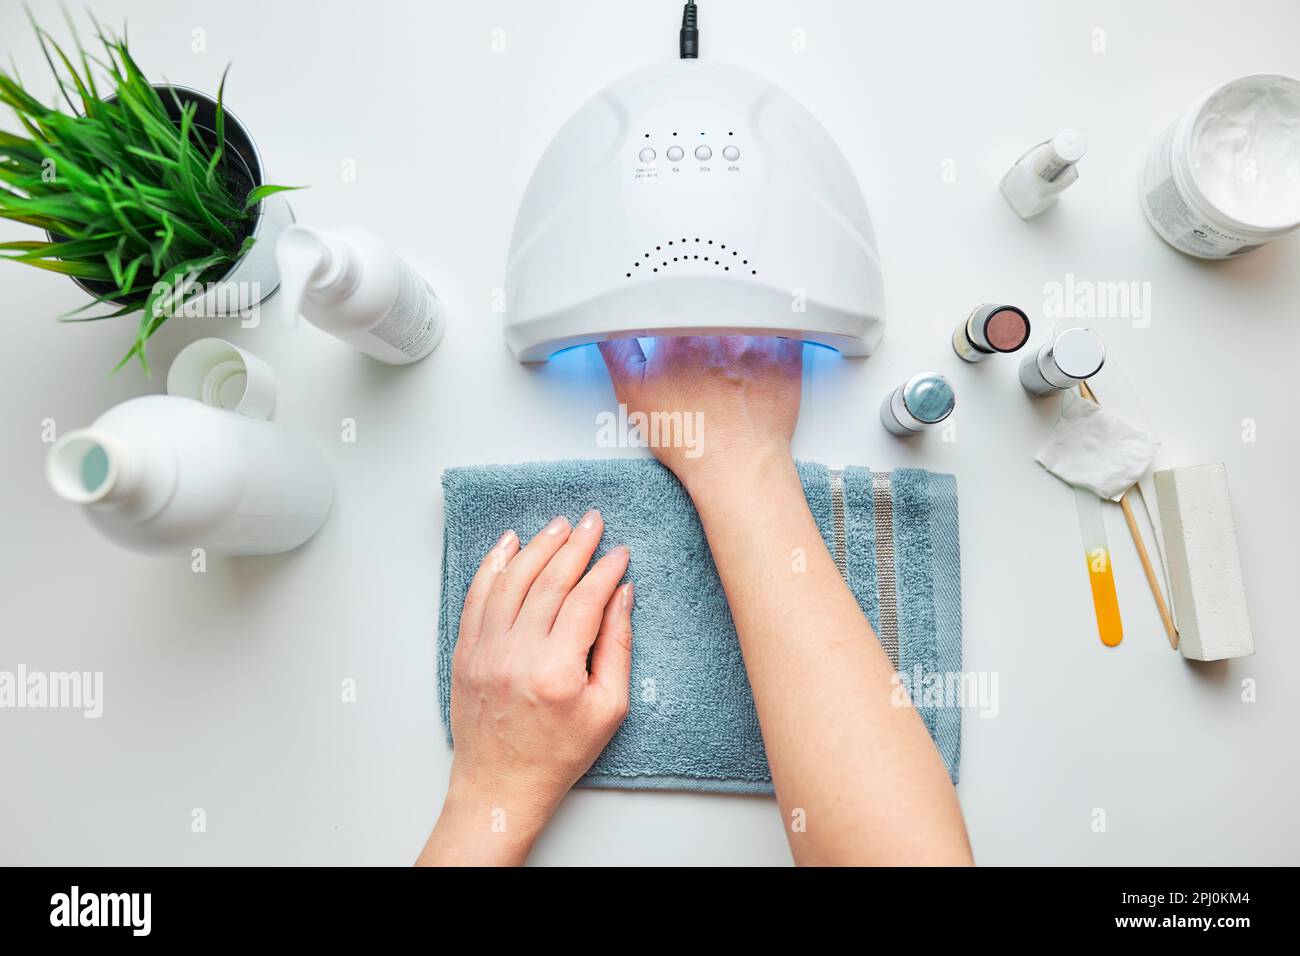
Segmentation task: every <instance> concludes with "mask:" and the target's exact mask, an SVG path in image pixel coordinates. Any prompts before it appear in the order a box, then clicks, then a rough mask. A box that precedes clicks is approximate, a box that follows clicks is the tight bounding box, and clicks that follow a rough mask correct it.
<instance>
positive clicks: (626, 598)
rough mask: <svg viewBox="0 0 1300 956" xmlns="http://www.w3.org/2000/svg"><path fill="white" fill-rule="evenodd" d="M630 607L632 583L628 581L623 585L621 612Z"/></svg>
mask: <svg viewBox="0 0 1300 956" xmlns="http://www.w3.org/2000/svg"><path fill="white" fill-rule="evenodd" d="M631 606H632V582H631V581H628V582H627V584H625V585H623V610H625V611H626V610H627V609H628V608H629V607H631Z"/></svg>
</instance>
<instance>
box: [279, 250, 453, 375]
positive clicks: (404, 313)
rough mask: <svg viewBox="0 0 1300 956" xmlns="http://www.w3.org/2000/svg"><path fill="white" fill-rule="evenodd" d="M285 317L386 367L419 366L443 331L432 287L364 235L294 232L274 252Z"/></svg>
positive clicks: (438, 305)
mask: <svg viewBox="0 0 1300 956" xmlns="http://www.w3.org/2000/svg"><path fill="white" fill-rule="evenodd" d="M276 260H277V262H278V263H279V266H280V278H281V289H282V290H283V294H284V295H285V297H286V299H287V300H288V308H289V309H290V310H291V311H290V315H292V316H296V315H298V314H299V313H300V312H301V314H302V316H303V317H304V318H305V319H307V321H308V322H310V323H311V324H312V325H314V326H316V327H317V328H318V329H322V330H324V331H326V332H328V333H329V334H330V335H333V336H334V337H335V338H338V339H341V340H342V341H344V342H346V343H347V344H348V345H351V346H352V347H353V348H355V349H358V350H360V351H362V352H364V353H366V354H367V355H369V356H370V357H371V358H375V359H378V360H379V361H381V362H387V363H388V364H390V365H406V364H409V363H411V362H418V361H419V360H420V359H422V358H424V357H425V356H426V355H428V354H429V353H430V352H432V351H433V350H434V348H436V347H437V345H438V343H439V341H441V340H442V334H443V331H444V329H445V328H446V321H445V316H444V314H443V309H442V303H441V302H440V301H439V300H438V297H437V295H436V294H434V291H433V287H432V286H430V285H429V283H428V282H427V281H426V280H425V279H424V278H423V277H422V276H421V275H420V274H419V273H418V272H416V271H415V270H414V269H412V268H411V267H410V266H408V265H407V264H406V263H405V262H403V261H402V260H401V259H400V258H398V256H397V254H396V253H395V252H393V250H392V249H390V248H389V247H388V245H387V244H385V243H384V242H383V241H382V240H380V239H379V237H377V236H375V235H373V234H372V233H369V232H367V231H366V230H364V229H356V228H351V227H348V228H342V229H332V230H328V231H326V230H320V229H312V228H310V227H309V226H303V225H293V226H290V227H289V228H287V229H285V230H284V232H282V233H281V234H280V239H279V242H278V243H277V244H276Z"/></svg>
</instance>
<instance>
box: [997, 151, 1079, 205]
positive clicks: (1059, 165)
mask: <svg viewBox="0 0 1300 956" xmlns="http://www.w3.org/2000/svg"><path fill="white" fill-rule="evenodd" d="M1087 151H1088V142H1087V140H1085V139H1084V136H1083V134H1082V133H1080V132H1079V131H1078V130H1077V129H1063V130H1061V131H1060V132H1059V133H1057V134H1056V135H1055V136H1053V137H1052V138H1051V139H1049V140H1048V141H1047V142H1045V143H1039V144H1038V145H1037V146H1035V147H1034V148H1033V149H1031V150H1030V151H1029V152H1027V153H1025V155H1023V156H1021V157H1020V158H1019V159H1018V160H1016V164H1015V165H1014V166H1012V167H1011V169H1010V170H1009V171H1008V172H1007V174H1006V175H1005V176H1003V177H1002V195H1003V196H1005V197H1006V200H1007V202H1008V203H1010V204H1011V208H1012V209H1014V210H1015V211H1016V215H1018V216H1019V217H1020V218H1021V219H1030V218H1032V217H1034V216H1037V215H1038V214H1039V213H1040V212H1042V211H1043V210H1045V209H1047V208H1048V207H1049V206H1051V205H1052V204H1053V203H1055V202H1056V200H1057V199H1058V198H1059V197H1060V195H1061V193H1063V192H1065V190H1066V189H1067V188H1068V187H1069V186H1070V185H1071V184H1072V183H1073V182H1074V181H1075V180H1077V179H1078V178H1079V169H1078V167H1077V166H1076V165H1075V164H1076V163H1077V162H1078V161H1079V160H1081V159H1083V154H1084V153H1086V152H1087Z"/></svg>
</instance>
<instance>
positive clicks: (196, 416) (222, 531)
mask: <svg viewBox="0 0 1300 956" xmlns="http://www.w3.org/2000/svg"><path fill="white" fill-rule="evenodd" d="M45 473H46V477H47V478H48V480H49V483H50V485H51V487H53V489H54V491H55V493H56V494H58V495H59V497H61V498H63V499H64V500H65V501H69V502H72V503H73V504H77V505H80V506H81V507H82V509H83V511H84V512H85V514H86V517H87V518H88V519H89V521H90V523H91V525H93V526H94V528H95V530H97V531H98V532H99V533H100V534H102V535H103V536H104V537H105V538H108V539H109V540H110V541H112V542H113V543H114V544H117V545H120V546H121V547H123V548H127V549H129V550H131V551H138V552H142V553H145V554H155V555H170V556H185V557H189V556H192V554H193V552H194V549H195V548H202V549H204V551H205V552H206V553H207V554H210V555H236V554H276V553H278V552H281V551H289V550H290V549H292V548H296V547H298V545H300V544H302V543H303V542H304V541H306V540H307V539H308V538H310V537H311V536H312V535H313V534H315V533H316V531H317V530H318V529H319V528H320V526H321V524H322V523H324V521H325V516H326V515H327V514H328V513H329V510H330V505H331V503H332V502H333V499H334V479H333V475H332V473H331V471H330V468H329V463H328V462H327V461H326V460H325V456H324V455H323V454H322V453H321V451H320V449H319V448H318V447H317V446H316V444H315V443H314V442H313V441H312V440H311V439H310V438H308V437H306V436H304V435H300V434H299V433H297V432H295V431H293V430H292V429H289V428H285V427H284V426H283V425H278V424H276V423H274V422H268V421H259V420H257V419H254V418H248V417H246V416H244V415H238V414H235V413H234V412H229V411H224V410H222V409H219V408H212V407H211V406H208V405H205V404H203V403H202V402H197V401H195V400H193V399H190V398H181V397H179V396H175V395H147V396H144V397H142V398H133V399H131V400H130V401H126V402H123V403H122V404H120V405H118V406H116V407H114V408H111V409H109V410H108V411H107V412H105V413H104V414H103V415H101V416H100V417H99V418H98V419H97V420H96V421H95V423H94V424H93V425H91V426H90V427H89V428H81V429H77V430H75V431H70V432H68V433H67V434H65V435H63V436H62V437H61V438H60V439H59V440H58V441H57V442H55V444H54V445H53V446H52V447H51V448H50V451H49V454H48V457H47V458H46V462H45Z"/></svg>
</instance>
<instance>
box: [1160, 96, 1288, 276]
mask: <svg viewBox="0 0 1300 956" xmlns="http://www.w3.org/2000/svg"><path fill="white" fill-rule="evenodd" d="M1142 209H1143V211H1144V212H1145V213H1146V217H1147V220H1148V221H1149V222H1150V223H1151V225H1152V227H1153V228H1154V229H1155V231H1156V232H1158V233H1159V234H1160V235H1161V237H1162V238H1163V239H1164V240H1165V241H1166V242H1168V243H1169V244H1170V245H1171V246H1173V247H1174V248H1175V249H1178V250H1180V251H1182V252H1185V253H1187V254H1189V255H1193V256H1199V257H1200V258H1202V259H1227V258H1228V257H1230V256H1236V255H1240V254H1241V253H1243V252H1249V251H1250V250H1251V249H1256V248H1258V247H1259V246H1262V245H1263V244H1264V243H1266V242H1270V241H1272V240H1273V239H1276V238H1278V237H1279V236H1283V235H1286V234H1287V233H1288V232H1291V231H1292V230H1294V229H1296V228H1297V227H1300V80H1297V79H1295V78H1294V77H1290V76H1283V75H1281V74H1278V73H1255V74H1251V75H1250V76H1243V77H1239V78H1238V79H1235V80H1232V81H1230V82H1228V83H1225V84H1224V85H1222V86H1220V87H1217V88H1216V89H1213V90H1211V91H1210V92H1209V93H1207V94H1206V95H1205V96H1203V97H1201V98H1200V99H1199V100H1197V101H1196V103H1194V104H1193V105H1192V107H1191V109H1189V110H1188V111H1187V112H1186V113H1184V114H1183V115H1182V116H1181V117H1179V118H1178V120H1176V121H1175V122H1174V123H1173V125H1171V126H1170V127H1169V128H1168V129H1167V130H1165V132H1164V134H1163V135H1162V136H1161V137H1160V138H1159V139H1158V140H1156V143H1155V145H1154V146H1153V147H1152V149H1151V153H1150V154H1149V155H1148V156H1147V164H1146V172H1145V175H1144V176H1143V179H1142Z"/></svg>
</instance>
